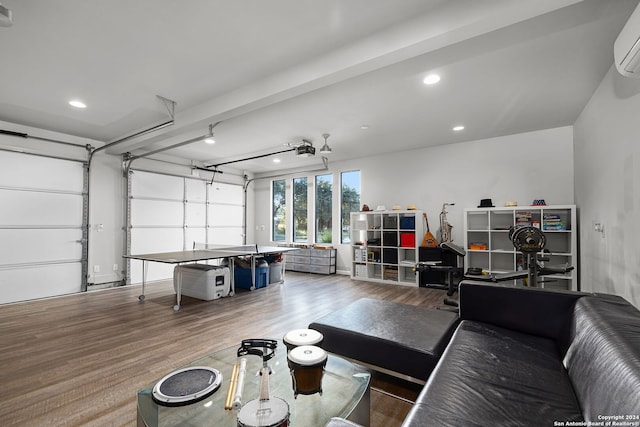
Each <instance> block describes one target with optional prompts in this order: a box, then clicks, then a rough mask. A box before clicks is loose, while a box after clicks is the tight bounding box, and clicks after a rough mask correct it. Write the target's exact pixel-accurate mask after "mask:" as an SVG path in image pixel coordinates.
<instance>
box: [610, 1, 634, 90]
mask: <svg viewBox="0 0 640 427" xmlns="http://www.w3.org/2000/svg"><path fill="white" fill-rule="evenodd" d="M613 57H614V60H615V62H616V68H617V69H618V71H619V72H620V74H622V75H623V76H627V77H636V78H640V5H638V6H637V7H636V10H634V11H633V13H632V14H631V16H630V17H629V20H628V21H627V23H626V24H625V26H624V27H623V28H622V31H620V34H619V35H618V38H617V39H616V41H615V43H614V44H613Z"/></svg>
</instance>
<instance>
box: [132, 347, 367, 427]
mask: <svg viewBox="0 0 640 427" xmlns="http://www.w3.org/2000/svg"><path fill="white" fill-rule="evenodd" d="M237 350H238V346H235V347H230V348H226V349H224V350H220V351H217V352H215V353H213V354H210V355H208V356H205V357H203V358H201V359H198V360H194V361H193V362H192V363H189V364H188V365H187V366H208V367H211V368H214V369H216V370H218V371H219V372H220V373H221V374H222V377H223V380H222V383H221V385H220V388H218V390H217V391H216V392H214V393H213V394H212V395H211V396H209V397H207V398H205V399H203V400H200V401H198V402H195V403H192V404H189V405H185V406H174V407H169V406H164V405H159V404H157V403H156V402H155V401H154V400H153V398H152V390H153V386H154V385H155V384H156V383H157V382H158V381H159V380H160V378H158V379H157V380H156V381H154V382H153V383H151V384H149V385H148V386H146V387H145V388H143V389H142V390H139V391H138V396H137V400H138V402H137V403H138V405H137V406H138V426H149V427H155V426H177V425H182V426H185V425H188V426H216V427H224V426H230V427H231V426H233V427H235V426H237V425H238V418H237V417H238V411H237V410H225V409H224V404H225V399H226V395H227V391H228V389H229V383H230V381H231V372H232V370H233V366H234V364H235V363H237V361H238V357H237ZM244 357H245V358H246V359H247V369H246V375H245V380H244V389H243V393H242V403H243V404H245V403H246V402H248V401H250V400H252V399H257V398H258V397H259V394H260V377H259V374H258V373H259V371H260V368H261V367H262V358H260V357H259V356H254V355H248V356H244ZM268 364H269V367H270V368H271V369H272V371H273V372H272V374H271V376H270V377H269V378H270V380H269V383H270V384H269V386H270V394H271V396H274V397H279V398H281V399H284V400H285V401H286V402H287V403H288V404H289V412H290V418H289V424H290V425H291V426H304V427H314V426H318V427H322V426H324V425H325V424H326V423H327V422H328V421H329V420H330V419H331V418H332V417H341V418H346V419H349V420H351V421H354V422H356V423H358V424H361V425H369V410H370V409H369V399H370V397H369V382H370V378H371V376H370V374H369V372H368V371H367V370H366V369H365V368H363V367H362V366H359V365H356V364H354V363H352V362H350V361H348V360H346V359H343V358H341V357H339V356H336V355H334V354H329V357H328V360H327V365H326V368H325V372H324V377H323V378H322V395H320V394H318V393H316V394H312V395H302V394H299V395H298V397H297V398H294V393H293V383H292V380H291V374H290V372H289V367H288V365H287V349H286V347H285V346H284V344H283V343H282V341H281V340H280V341H279V345H278V348H277V349H276V354H275V356H274V357H273V358H272V359H271V360H269V362H268ZM177 369H178V368H176V370H177Z"/></svg>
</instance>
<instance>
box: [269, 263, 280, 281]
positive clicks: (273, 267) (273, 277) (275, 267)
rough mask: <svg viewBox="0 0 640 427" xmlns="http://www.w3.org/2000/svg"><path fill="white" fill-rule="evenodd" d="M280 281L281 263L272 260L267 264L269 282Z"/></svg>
mask: <svg viewBox="0 0 640 427" xmlns="http://www.w3.org/2000/svg"><path fill="white" fill-rule="evenodd" d="M281 281H282V263H281V262H272V263H271V264H269V283H278V282H281Z"/></svg>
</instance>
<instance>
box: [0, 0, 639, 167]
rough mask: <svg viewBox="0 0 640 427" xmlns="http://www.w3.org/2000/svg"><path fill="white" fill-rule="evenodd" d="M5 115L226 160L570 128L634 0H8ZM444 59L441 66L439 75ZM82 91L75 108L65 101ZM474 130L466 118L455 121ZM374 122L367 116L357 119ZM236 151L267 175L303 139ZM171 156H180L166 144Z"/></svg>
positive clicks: (2, 46)
mask: <svg viewBox="0 0 640 427" xmlns="http://www.w3.org/2000/svg"><path fill="white" fill-rule="evenodd" d="M0 1H1V2H2V4H4V6H6V7H8V8H9V9H11V10H12V12H13V17H14V24H13V26H12V27H9V28H0V120H2V121H6V122H11V123H17V124H20V125H27V126H33V127H37V128H41V129H47V130H53V131H58V132H63V133H66V134H70V135H77V136H82V137H88V138H92V139H95V140H98V141H102V142H105V143H108V142H111V141H115V140H119V139H121V138H123V137H125V136H128V135H131V134H134V133H136V132H138V131H140V130H144V129H148V128H150V127H152V126H154V125H157V124H159V123H163V122H166V121H168V120H170V118H171V117H170V115H169V112H168V110H167V109H166V108H165V105H164V104H163V103H162V102H161V101H160V100H159V99H158V98H157V97H156V95H160V96H162V97H165V98H168V99H171V100H173V101H175V102H176V107H175V117H174V124H173V125H172V126H169V127H167V128H164V129H162V130H158V131H155V132H152V133H150V134H147V135H144V136H141V137H137V138H133V139H131V140H128V141H126V142H124V143H120V144H116V145H114V146H113V147H110V148H109V149H108V150H107V152H109V153H111V154H121V153H124V152H131V153H133V154H134V155H140V154H143V153H145V152H149V151H155V150H158V149H159V148H161V147H165V146H171V145H175V144H179V143H181V142H184V141H187V140H190V139H193V138H196V137H200V136H202V135H205V134H206V133H207V131H208V128H209V124H212V123H217V122H221V123H220V124H219V125H217V126H216V128H215V136H216V141H217V142H216V144H215V145H207V144H204V143H203V142H196V143H192V144H188V145H184V146H182V147H180V148H175V149H172V150H170V151H166V152H164V153H163V156H165V155H170V156H175V157H180V158H183V159H187V160H196V161H198V162H202V163H203V164H207V165H209V164H218V163H222V162H224V161H229V160H235V159H242V158H247V157H251V156H255V155H258V154H263V153H272V152H275V151H280V150H284V149H286V148H287V147H286V146H285V145H284V144H287V143H289V144H295V143H298V142H300V141H301V140H302V139H303V138H305V139H309V140H311V141H313V143H314V145H315V146H316V147H320V146H321V145H322V143H323V142H324V141H323V138H322V136H321V135H322V134H323V133H329V134H331V136H330V137H329V140H328V142H329V145H330V146H331V147H332V148H333V153H332V154H330V155H329V156H328V157H329V160H330V161H335V160H345V159H354V158H358V157H362V156H363V155H376V154H382V153H385V152H390V151H399V150H408V149H413V148H418V147H426V146H431V145H440V144H448V143H455V142H461V141H469V140H478V139H484V138H490V137H495V136H500V135H508V134H514V133H519V132H526V131H532V130H538V129H547V128H553V127H558V126H566V125H571V124H573V122H574V121H575V119H576V118H577V117H578V115H579V114H580V112H581V111H582V108H583V107H584V105H585V104H586V103H587V101H588V100H589V98H590V97H591V95H592V94H593V92H594V90H595V88H596V87H597V85H598V83H599V82H600V81H601V79H602V78H603V76H604V74H605V73H606V71H607V70H608V69H609V67H610V66H611V64H612V63H613V42H614V40H615V38H616V36H617V34H618V32H619V31H620V29H621V28H622V26H623V25H624V23H625V22H626V20H627V18H628V17H629V15H630V14H631V12H632V11H633V8H634V7H635V5H636V4H637V3H638V0H615V1H611V0H584V1H579V0H519V1H513V0H482V1H478V0H375V1H371V0H269V1H265V0H226V1H223V0H190V1H188V2H175V1H167V0H136V1H130V0H111V1H108V2H105V1H99V0H29V1H24V0H0ZM432 71H435V72H437V73H438V74H440V75H441V77H442V80H441V82H440V83H439V84H437V85H434V86H425V85H424V84H423V83H422V79H423V78H424V76H425V75H426V74H428V73H429V72H432ZM72 98H79V99H82V100H83V101H84V102H86V104H87V105H88V107H87V108H86V109H84V110H77V109H74V108H72V107H70V106H69V105H68V104H67V102H68V101H69V100H70V99H72ZM457 124H463V125H464V126H465V130H464V131H462V132H458V133H456V132H452V130H451V128H452V127H453V126H454V125H457ZM362 125H367V126H369V128H368V129H366V130H363V129H361V126H362ZM279 157H281V158H282V162H281V163H280V164H275V163H273V162H272V161H271V160H272V157H266V158H261V159H257V160H253V161H246V162H242V163H238V164H237V165H236V166H234V167H235V168H239V169H243V170H247V171H253V172H266V171H270V170H274V169H287V168H292V167H297V166H301V165H305V164H309V163H314V164H317V163H319V159H318V156H316V157H315V158H311V159H306V160H301V159H299V158H296V157H295V155H294V154H293V153H285V154H282V155H280V156H279ZM165 158H166V156H165Z"/></svg>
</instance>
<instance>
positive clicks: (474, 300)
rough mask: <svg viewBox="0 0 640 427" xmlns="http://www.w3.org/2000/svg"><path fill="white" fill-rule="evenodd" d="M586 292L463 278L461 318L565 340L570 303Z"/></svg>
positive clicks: (570, 311) (573, 302)
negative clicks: (515, 285) (507, 284)
mask: <svg viewBox="0 0 640 427" xmlns="http://www.w3.org/2000/svg"><path fill="white" fill-rule="evenodd" d="M585 295H589V294H586V293H581V292H572V291H561V290H550V289H541V288H525V287H514V286H506V285H500V284H493V283H487V282H474V281H469V280H463V281H462V282H460V285H459V298H460V319H462V320H475V321H480V322H486V323H491V324H493V325H496V326H501V327H503V328H508V329H512V330H516V331H520V332H524V333H528V334H533V335H538V336H542V337H547V338H552V339H554V340H558V339H560V340H564V339H566V336H565V334H566V327H567V325H568V324H569V323H568V322H569V320H570V319H571V316H572V315H573V306H574V304H575V302H576V301H577V300H578V299H579V298H581V297H583V296H585Z"/></svg>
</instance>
